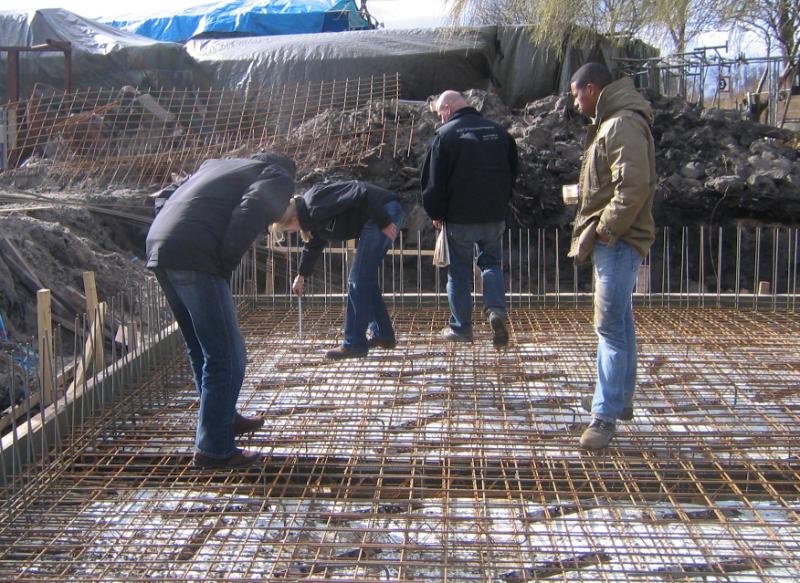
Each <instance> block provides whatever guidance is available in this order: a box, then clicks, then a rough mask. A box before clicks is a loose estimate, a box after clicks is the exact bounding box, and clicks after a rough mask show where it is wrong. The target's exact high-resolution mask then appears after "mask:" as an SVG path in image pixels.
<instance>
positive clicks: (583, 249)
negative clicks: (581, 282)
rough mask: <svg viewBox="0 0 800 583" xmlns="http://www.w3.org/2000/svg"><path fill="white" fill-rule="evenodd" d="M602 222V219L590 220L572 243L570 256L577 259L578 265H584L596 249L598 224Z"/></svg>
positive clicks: (594, 218) (593, 218)
mask: <svg viewBox="0 0 800 583" xmlns="http://www.w3.org/2000/svg"><path fill="white" fill-rule="evenodd" d="M598 222H600V217H592V218H591V219H589V220H588V221H587V222H586V223H585V225H584V227H583V229H582V230H581V232H580V233H579V234H578V236H577V237H576V238H575V239H574V241H573V243H572V248H571V249H570V252H569V254H570V256H571V257H574V258H575V261H576V262H578V263H583V262H584V261H586V260H587V259H588V258H589V255H591V253H592V249H594V245H595V239H596V238H597V223H598Z"/></svg>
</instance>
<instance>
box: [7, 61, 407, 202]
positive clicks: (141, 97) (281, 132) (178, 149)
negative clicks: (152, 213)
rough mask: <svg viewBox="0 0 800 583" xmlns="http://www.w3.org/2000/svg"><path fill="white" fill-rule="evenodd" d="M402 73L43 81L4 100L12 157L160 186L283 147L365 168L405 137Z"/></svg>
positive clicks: (79, 178)
mask: <svg viewBox="0 0 800 583" xmlns="http://www.w3.org/2000/svg"><path fill="white" fill-rule="evenodd" d="M399 94H400V80H399V77H398V76H396V75H394V76H389V75H383V76H372V77H364V78H356V79H344V80H338V81H323V82H314V83H307V84H295V85H275V86H269V87H262V88H258V89H254V90H249V91H239V90H230V89H206V90H185V89H158V90H151V91H141V90H139V89H135V88H133V87H129V86H126V87H122V88H120V89H84V90H79V91H75V92H73V93H68V94H64V93H62V92H58V91H55V90H53V89H52V88H49V87H46V86H37V87H36V88H35V89H34V91H33V96H32V97H31V98H30V99H28V100H27V101H24V102H19V103H11V104H8V105H7V106H6V112H7V115H8V119H9V129H10V132H9V133H10V142H9V145H8V147H9V164H10V166H11V167H16V166H18V165H19V163H20V162H21V161H22V160H24V159H27V158H28V157H30V156H32V155H33V156H35V155H40V156H45V155H46V157H47V158H48V159H49V160H50V165H49V168H48V170H47V172H48V178H49V179H50V180H51V181H52V182H53V183H56V184H60V185H62V186H70V187H75V188H78V187H82V186H83V187H85V186H86V185H88V184H92V185H105V184H112V183H113V184H115V185H124V186H129V187H145V188H157V187H159V186H163V185H165V184H167V183H169V182H170V181H171V180H172V179H173V177H174V176H176V175H177V176H180V175H185V174H189V173H191V172H193V171H194V170H195V169H196V168H197V166H199V164H200V163H201V162H202V161H203V160H205V159H207V158H220V157H230V156H236V155H248V154H252V153H255V152H257V151H259V150H262V149H273V150H277V151H280V152H283V153H285V154H287V155H289V156H291V157H292V158H294V159H295V161H296V162H297V164H298V167H299V168H303V169H307V170H318V171H319V170H322V171H324V170H331V169H333V168H337V167H352V166H357V165H358V164H359V163H360V162H361V161H362V160H363V159H365V158H367V157H369V156H371V155H378V156H380V155H382V153H383V151H384V150H386V149H388V150H389V151H391V152H392V153H394V150H396V149H397V148H399V147H403V145H402V144H401V143H400V142H399V140H398V136H399V135H400V127H399V126H401V125H402V126H404V127H406V126H409V127H410V126H411V125H412V124H413V120H410V119H405V118H401V116H399V114H398V103H399V102H398V99H399Z"/></svg>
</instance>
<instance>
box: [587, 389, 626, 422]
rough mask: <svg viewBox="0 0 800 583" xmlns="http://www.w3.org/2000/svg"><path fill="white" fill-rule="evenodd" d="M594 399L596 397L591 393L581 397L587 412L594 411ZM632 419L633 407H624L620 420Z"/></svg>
mask: <svg viewBox="0 0 800 583" xmlns="http://www.w3.org/2000/svg"><path fill="white" fill-rule="evenodd" d="M593 399H594V397H592V396H591V395H590V396H588V397H583V398H582V399H581V406H582V407H583V410H584V411H586V412H587V413H591V412H592V400H593ZM631 419H633V407H623V408H622V414H621V415H620V416H619V420H620V421H630V420H631Z"/></svg>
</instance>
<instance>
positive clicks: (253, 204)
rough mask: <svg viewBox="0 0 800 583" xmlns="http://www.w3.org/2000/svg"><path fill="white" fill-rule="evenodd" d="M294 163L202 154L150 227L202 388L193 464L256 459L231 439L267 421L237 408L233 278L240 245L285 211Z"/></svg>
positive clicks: (156, 264)
mask: <svg viewBox="0 0 800 583" xmlns="http://www.w3.org/2000/svg"><path fill="white" fill-rule="evenodd" d="M294 174H295V165H294V162H293V161H292V160H291V159H290V158H287V157H286V156H282V155H280V154H275V153H263V154H256V155H254V156H253V157H251V158H232V159H225V160H217V159H212V160H206V161H205V162H203V164H201V166H200V168H199V169H198V170H197V172H195V173H194V174H193V175H192V176H190V177H189V179H188V180H187V181H186V182H184V183H183V184H181V185H180V186H179V187H178V189H177V190H175V192H174V193H173V194H172V195H171V196H170V197H169V199H168V200H167V202H166V204H164V207H163V208H162V209H161V211H160V212H159V213H158V215H157V216H156V218H155V220H154V221H153V224H152V225H151V227H150V231H149V232H148V234H147V267H149V268H150V269H152V270H153V272H154V273H155V275H156V278H157V279H158V283H159V285H160V286H161V288H162V289H163V290H164V295H165V296H166V298H167V302H169V305H170V308H172V312H173V313H174V315H175V319H176V321H177V322H178V326H179V327H180V330H181V333H182V334H183V338H184V340H185V341H186V348H187V352H188V355H189V362H190V364H191V367H192V376H193V378H194V383H195V386H196V387H197V390H198V392H199V393H200V412H199V415H198V421H197V432H196V435H195V454H194V465H195V466H197V467H203V468H235V467H241V466H247V465H250V464H253V463H255V462H257V461H258V460H259V459H260V454H258V452H249V451H245V450H242V449H239V448H237V447H236V445H235V443H234V436H235V435H239V434H242V433H247V432H250V431H254V430H256V429H258V428H259V427H261V426H262V425H263V423H264V421H263V419H261V418H256V417H251V418H248V417H244V416H242V415H241V414H239V413H237V412H236V401H237V399H238V397H239V390H240V389H241V387H242V381H243V380H244V371H245V362H246V354H245V345H244V339H243V338H242V335H241V332H240V331H239V322H238V320H237V317H236V309H235V307H234V303H233V296H232V295H231V290H230V283H229V280H230V277H231V274H232V273H233V270H234V269H235V268H236V266H237V265H238V264H239V261H240V260H241V258H242V255H244V253H245V251H246V250H247V249H248V248H249V247H250V245H251V244H252V243H253V241H254V240H255V238H256V236H257V235H258V234H259V233H260V232H263V231H264V229H265V228H266V226H267V225H269V224H270V223H272V222H273V221H275V220H276V219H278V218H279V217H280V216H281V215H282V214H283V212H284V211H285V210H286V207H287V205H288V204H289V199H290V198H291V196H292V194H293V193H294Z"/></svg>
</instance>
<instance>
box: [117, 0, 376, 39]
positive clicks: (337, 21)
mask: <svg viewBox="0 0 800 583" xmlns="http://www.w3.org/2000/svg"><path fill="white" fill-rule="evenodd" d="M108 24H110V25H112V26H115V27H117V28H120V29H122V30H127V31H130V32H134V33H136V34H140V35H143V36H146V37H149V38H152V39H156V40H162V41H172V42H185V41H188V40H190V39H193V38H202V37H213V38H220V37H230V36H269V35H283V34H307V33H318V32H339V31H343V30H354V29H364V28H368V23H367V22H366V20H364V19H363V18H362V17H361V16H360V15H359V11H358V7H357V6H356V3H355V1H354V0H266V1H265V0H239V1H234V2H231V1H224V0H223V1H221V2H214V3H211V4H204V5H202V6H194V7H192V8H187V9H185V10H181V11H180V12H179V13H177V14H176V13H174V12H171V13H164V14H161V15H149V16H147V17H144V18H133V19H128V20H122V19H118V20H112V21H108Z"/></svg>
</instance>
